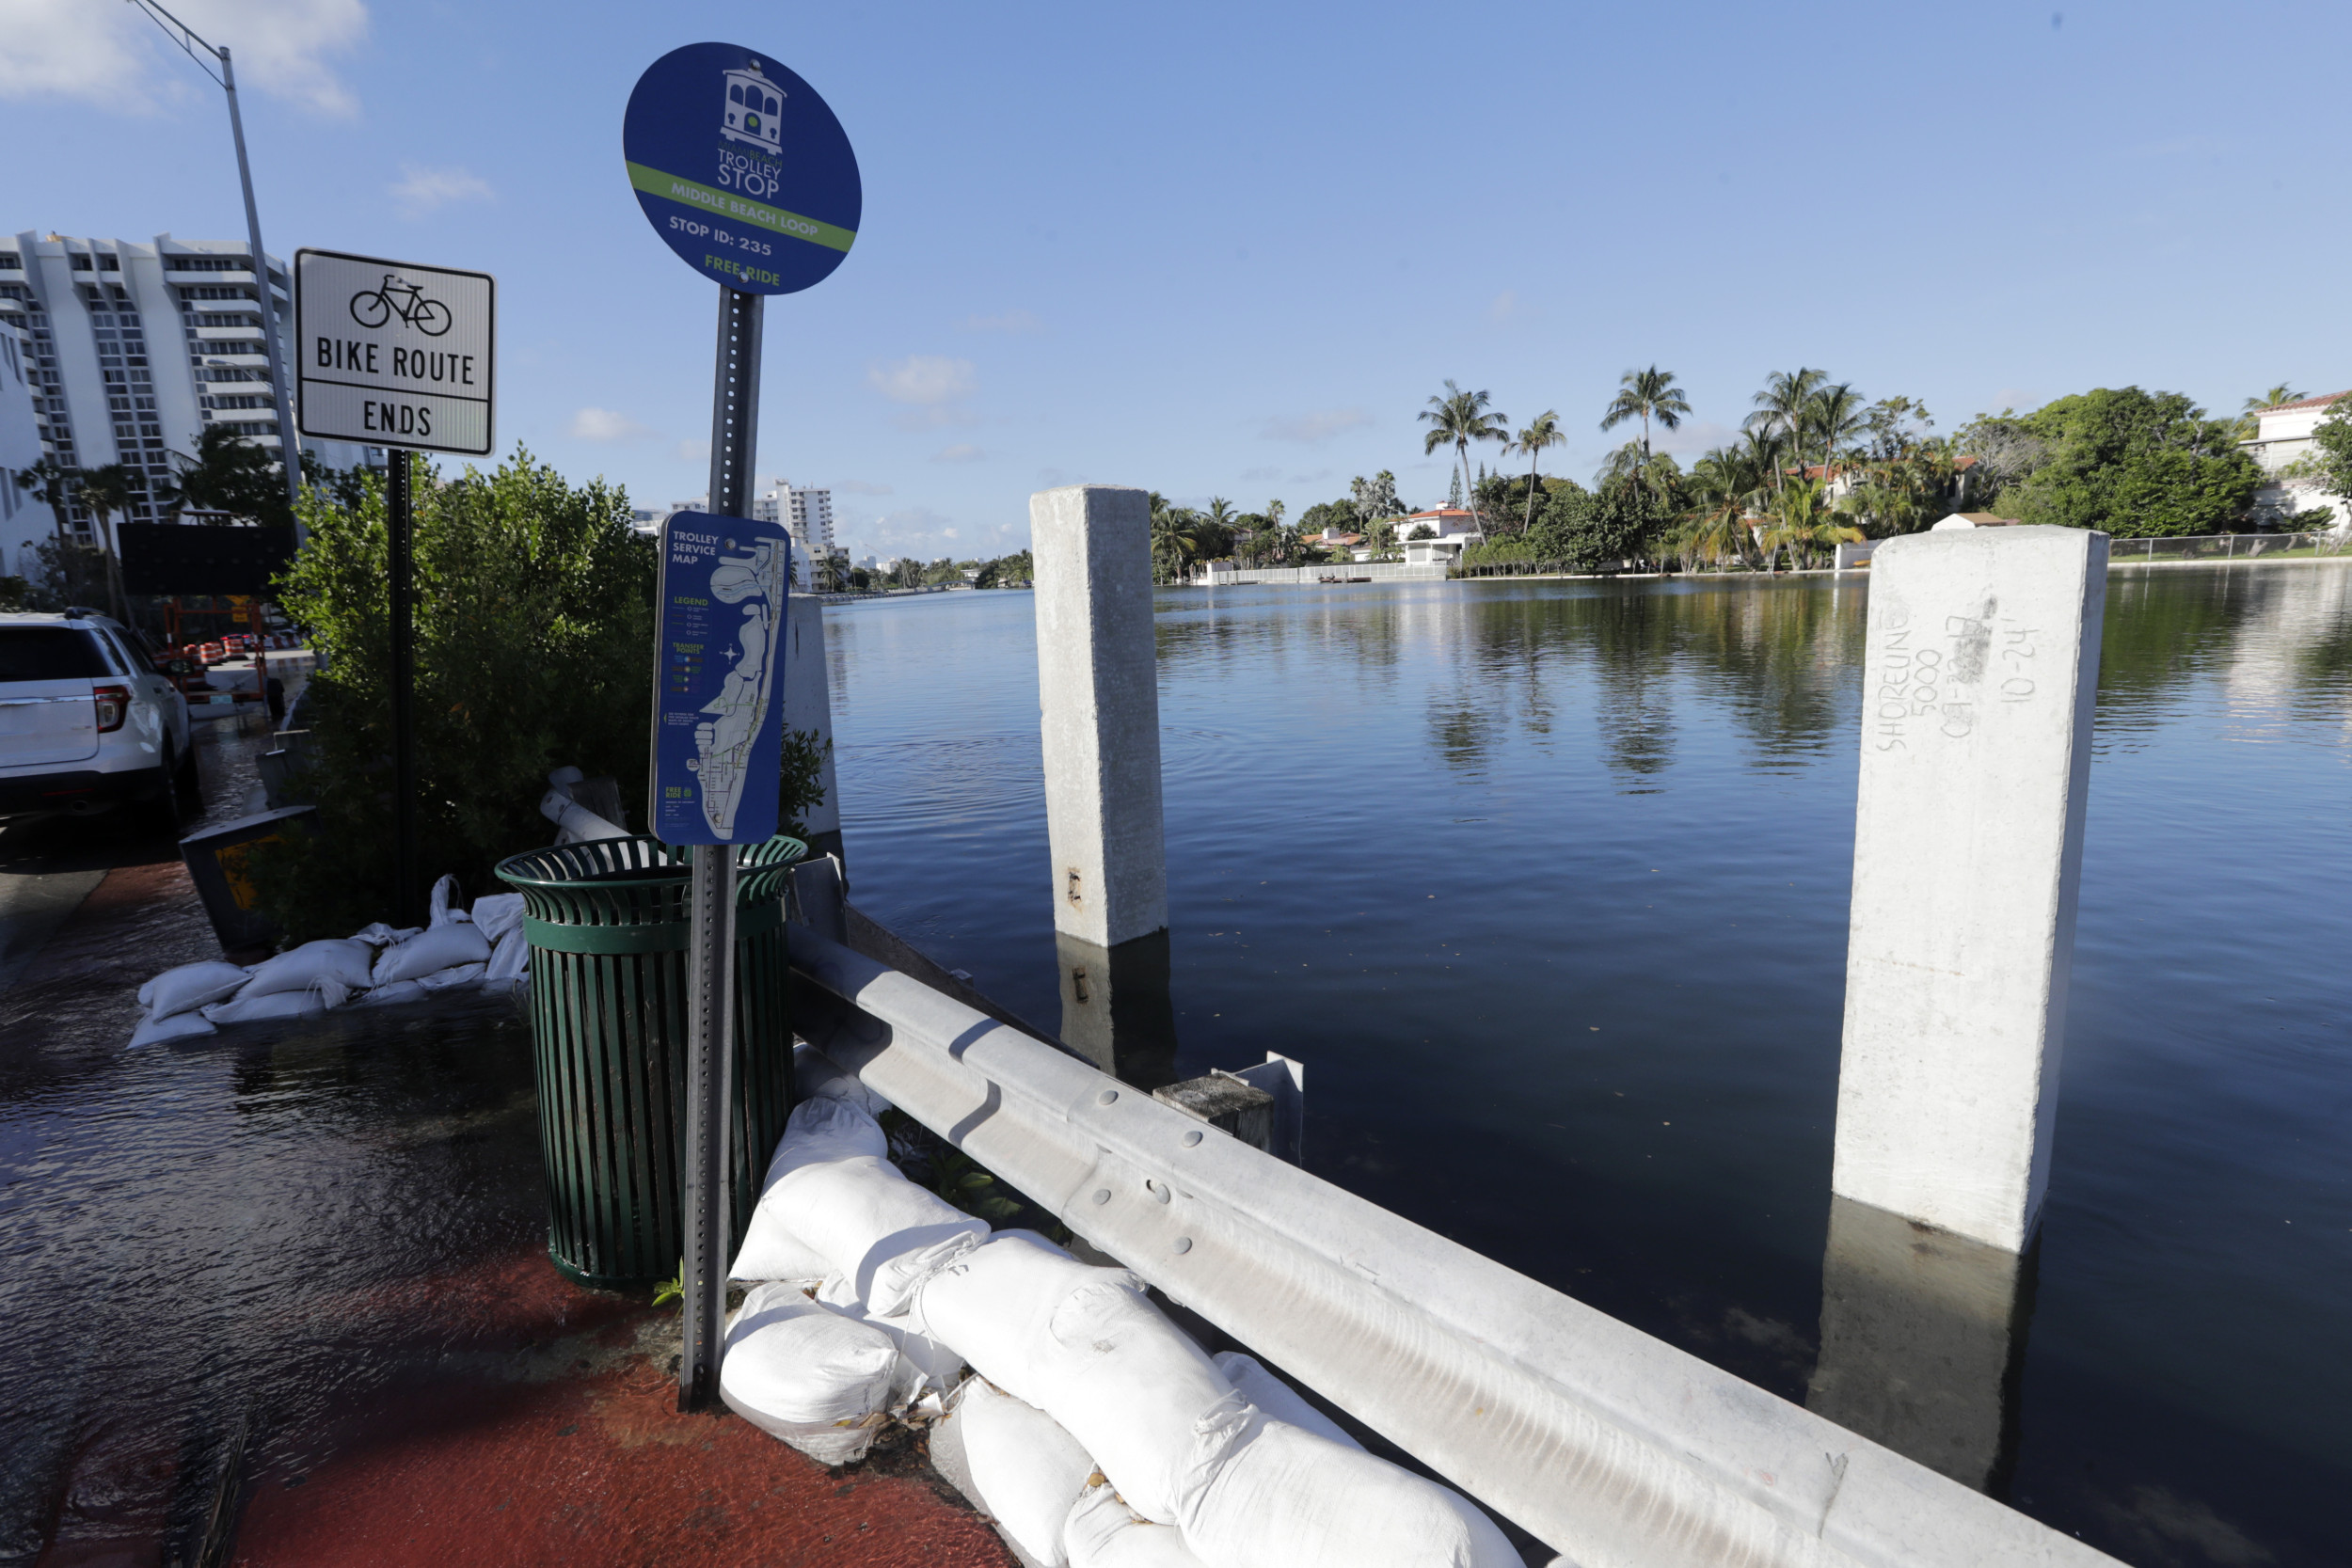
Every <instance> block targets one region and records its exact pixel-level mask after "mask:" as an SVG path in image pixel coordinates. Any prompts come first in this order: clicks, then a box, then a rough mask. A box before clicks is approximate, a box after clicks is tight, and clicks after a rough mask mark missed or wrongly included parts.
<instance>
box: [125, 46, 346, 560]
mask: <svg viewBox="0 0 2352 1568" xmlns="http://www.w3.org/2000/svg"><path fill="white" fill-rule="evenodd" d="M131 4H132V5H134V6H136V7H137V8H139V9H140V10H142V11H145V12H146V13H147V14H148V16H149V17H151V19H152V20H153V21H154V23H155V24H156V25H157V26H159V27H161V28H162V29H163V30H164V34H165V36H166V37H167V38H169V39H170V40H172V41H173V42H174V43H177V44H178V45H179V46H180V47H181V48H182V49H183V50H185V51H186V52H187V55H188V57H189V58H190V59H192V60H195V61H196V63H197V64H198V65H199V66H204V60H203V58H202V57H201V56H199V55H198V54H197V51H198V50H199V49H201V50H202V51H204V54H205V55H211V56H212V57H213V58H214V59H215V60H216V61H218V62H219V64H220V70H219V71H213V69H212V68H211V67H210V66H205V67H204V71H205V74H206V75H208V76H211V77H212V78H213V80H214V81H215V82H218V83H219V84H220V87H221V91H223V92H224V93H226V94H228V96H229V134H230V136H231V137H232V138H233V139H234V140H235V142H236V144H237V182H238V184H239V185H240V186H241V187H242V188H243V189H244V192H245V233H246V244H247V245H250V246H251V247H252V250H253V277H254V282H255V284H256V285H257V291H256V292H258V293H260V295H261V297H262V354H263V355H264V356H266V357H267V358H268V360H269V380H270V396H271V399H272V401H273V402H274V403H275V404H276V405H277V408H278V461H279V462H280V463H281V464H283V465H284V467H285V469H286V500H287V503H288V504H289V505H290V506H291V507H293V508H294V546H295V548H297V549H299V548H300V547H301V546H302V544H303V542H304V536H305V534H306V533H307V530H305V529H304V528H303V526H302V514H301V505H302V448H301V441H300V439H299V438H298V437H297V436H295V435H294V406H293V402H292V398H291V394H290V392H289V389H288V386H287V381H286V356H285V354H284V351H283V350H282V349H281V348H280V346H279V344H278V301H277V300H276V299H275V298H274V297H273V296H272V295H271V293H270V283H269V252H268V251H266V250H264V249H262V214H261V209H260V208H259V207H257V206H256V205H255V204H254V201H253V166H252V164H251V162H250V161H249V160H247V159H246V153H245V116H244V115H243V114H242V113H240V112H239V110H238V108H237V71H236V68H235V67H234V66H233V65H231V64H230V59H229V50H228V48H227V46H226V45H223V46H221V47H219V48H215V47H214V46H213V45H211V44H209V43H207V42H205V41H204V40H202V39H200V38H199V37H198V36H197V35H196V32H195V30H194V29H193V28H191V27H189V25H188V24H186V23H184V22H183V21H181V20H180V19H179V18H178V17H176V16H174V15H172V14H171V13H170V12H169V11H167V10H166V9H164V8H163V7H162V6H160V5H158V4H157V3H156V0H131ZM287 286H288V288H289V290H291V289H292V287H293V280H292V279H291V278H289V279H288V280H287Z"/></svg>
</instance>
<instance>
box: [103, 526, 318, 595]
mask: <svg viewBox="0 0 2352 1568" xmlns="http://www.w3.org/2000/svg"><path fill="white" fill-rule="evenodd" d="M115 534H116V537H117V539H118V541H119V544H120V546H121V548H122V591H123V592H124V593H126V594H166V595H171V594H250V595H252V596H253V597H255V598H267V597H269V596H270V587H269V583H270V578H274V577H276V576H277V575H278V573H280V572H282V571H284V570H285V569H286V567H287V565H288V563H289V562H292V561H293V560H294V530H292V529H290V528H239V527H233V526H230V527H222V526H215V525H213V524H207V523H117V524H116V525H115Z"/></svg>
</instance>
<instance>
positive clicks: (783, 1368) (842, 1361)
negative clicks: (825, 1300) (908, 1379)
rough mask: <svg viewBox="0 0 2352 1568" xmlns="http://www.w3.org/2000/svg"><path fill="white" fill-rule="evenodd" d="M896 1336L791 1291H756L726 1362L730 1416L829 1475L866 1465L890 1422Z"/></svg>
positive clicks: (739, 1317)
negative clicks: (833, 1469) (838, 1468)
mask: <svg viewBox="0 0 2352 1568" xmlns="http://www.w3.org/2000/svg"><path fill="white" fill-rule="evenodd" d="M897 1359H898V1351H897V1350H896V1349H894V1348H893V1347H892V1345H891V1343H890V1338H889V1336H887V1335H885V1334H883V1333H882V1331H881V1330H880V1329H877V1328H874V1327H871V1326H870V1325H868V1324H866V1323H858V1322H856V1321H854V1320H852V1319H850V1318H845V1317H843V1316H841V1315H840V1314H839V1313H837V1312H831V1311H828V1310H826V1309H825V1308H824V1307H819V1306H818V1304H817V1303H815V1302H813V1301H811V1300H809V1299H808V1298H807V1297H806V1296H803V1295H802V1294H801V1292H800V1291H799V1290H798V1289H796V1288H795V1287H793V1286H790V1285H756V1286H754V1287H753V1288H752V1291H751V1293H750V1294H749V1295H747V1296H745V1297H744V1298H743V1306H742V1309H741V1310H740V1311H739V1312H738V1313H737V1314H736V1317H735V1321H734V1323H731V1324H729V1325H728V1328H727V1335H726V1350H725V1354H723V1356H722V1358H721V1360H720V1362H719V1397H720V1398H721V1399H723V1400H724V1401H726V1403H727V1408H728V1409H730V1410H732V1411H734V1412H735V1413H736V1414H737V1415H739V1416H740V1417H742V1418H744V1419H745V1420H747V1421H749V1422H751V1423H752V1424H753V1425H754V1426H755V1427H757V1428H759V1429H760V1430H761V1431H762V1432H765V1433H768V1434H769V1435H770V1436H771V1437H779V1438H782V1439H783V1440H784V1441H785V1442H787V1443H789V1444H791V1445H792V1446H793V1447H794V1448H796V1449H800V1450H801V1452H803V1453H804V1454H806V1455H808V1456H809V1457H810V1458H811V1459H814V1460H816V1461H818V1463H819V1464H823V1465H848V1464H850V1463H852V1462H854V1461H856V1460H860V1459H863V1458H865V1457H866V1448H867V1446H868V1445H869V1444H871V1443H872V1442H873V1440H874V1433H875V1430H876V1429H877V1428H879V1427H880V1426H882V1423H883V1422H884V1421H885V1420H886V1419H888V1418H887V1416H886V1415H885V1414H884V1410H885V1402H887V1400H888V1399H889V1397H890V1372H891V1366H892V1364H893V1363H894V1362H895V1361H896V1360H897Z"/></svg>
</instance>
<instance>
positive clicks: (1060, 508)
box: [1029, 484, 1168, 947]
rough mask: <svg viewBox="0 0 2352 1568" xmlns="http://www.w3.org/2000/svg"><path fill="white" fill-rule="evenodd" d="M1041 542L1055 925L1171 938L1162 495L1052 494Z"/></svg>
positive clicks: (1097, 489)
mask: <svg viewBox="0 0 2352 1568" xmlns="http://www.w3.org/2000/svg"><path fill="white" fill-rule="evenodd" d="M1029 535H1030V539H1029V544H1030V548H1031V549H1032V550H1033V551H1034V552H1035V559H1036V562H1037V685H1038V701H1039V705H1040V707H1041V710H1042V719H1041V723H1040V726H1039V727H1040V733H1041V739H1042V741H1043V750H1044V753H1045V833H1046V839H1047V841H1048V843H1049V844H1050V845H1051V846H1052V849H1053V857H1054V929H1055V930H1057V931H1058V932H1060V933H1062V934H1063V935H1065V936H1072V937H1076V938H1078V939H1079V940H1081V941H1083V942H1092V943H1093V944H1094V945H1096V946H1097V947H1116V946H1118V945H1119V944H1120V942H1128V941H1132V940H1133V939H1135V938H1136V937H1142V936H1149V935H1151V934H1152V932H1154V931H1161V930H1165V929H1167V928H1168V859H1167V855H1168V851H1167V847H1166V845H1165V842H1164V841H1163V839H1162V836H1161V829H1160V696H1159V669H1158V658H1157V655H1156V651H1155V649H1154V647H1153V644H1152V508H1151V501H1150V498H1149V497H1147V496H1146V495H1145V493H1144V492H1143V491H1141V490H1128V489H1120V488H1114V487H1112V486H1110V485H1104V484H1073V485H1067V486H1065V487H1063V488H1061V489H1058V490H1041V491H1040V492H1038V493H1037V494H1036V495H1034V496H1031V497H1030V498H1029Z"/></svg>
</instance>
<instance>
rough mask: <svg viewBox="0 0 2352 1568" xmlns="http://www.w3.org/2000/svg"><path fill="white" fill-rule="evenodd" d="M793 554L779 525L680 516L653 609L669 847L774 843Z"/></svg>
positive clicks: (657, 741) (661, 823) (671, 526)
mask: <svg viewBox="0 0 2352 1568" xmlns="http://www.w3.org/2000/svg"><path fill="white" fill-rule="evenodd" d="M791 583H792V542H791V538H790V536H789V535H787V533H786V532H785V531H784V530H783V529H782V528H780V527H778V526H777V525H776V524H774V523H754V522H746V521H745V520H744V519H742V518H740V517H715V516H712V515H710V514H709V513H707V512H674V513H672V514H671V515H670V516H669V517H668V519H667V520H665V521H664V522H663V523H662V525H661V586H660V592H659V594H657V595H656V597H655V601H654V602H655V606H656V615H657V620H658V625H657V626H656V627H655V629H654V706H653V768H652V775H653V778H652V787H653V800H652V802H651V804H650V806H649V807H648V808H647V810H646V813H645V819H646V821H647V822H648V823H649V824H650V825H651V828H652V831H653V835H654V837H656V838H658V839H660V840H661V842H662V843H664V844H758V843H761V842H763V841H764V840H766V839H769V838H771V837H772V836H774V834H775V832H776V820H777V807H778V803H779V802H778V796H779V794H780V792H781V789H782V784H783V775H782V767H783V761H784V715H783V712H782V708H783V705H784V704H783V695H784V657H785V650H784V643H785V612H786V608H787V606H786V601H787V595H788V594H790V592H791Z"/></svg>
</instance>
